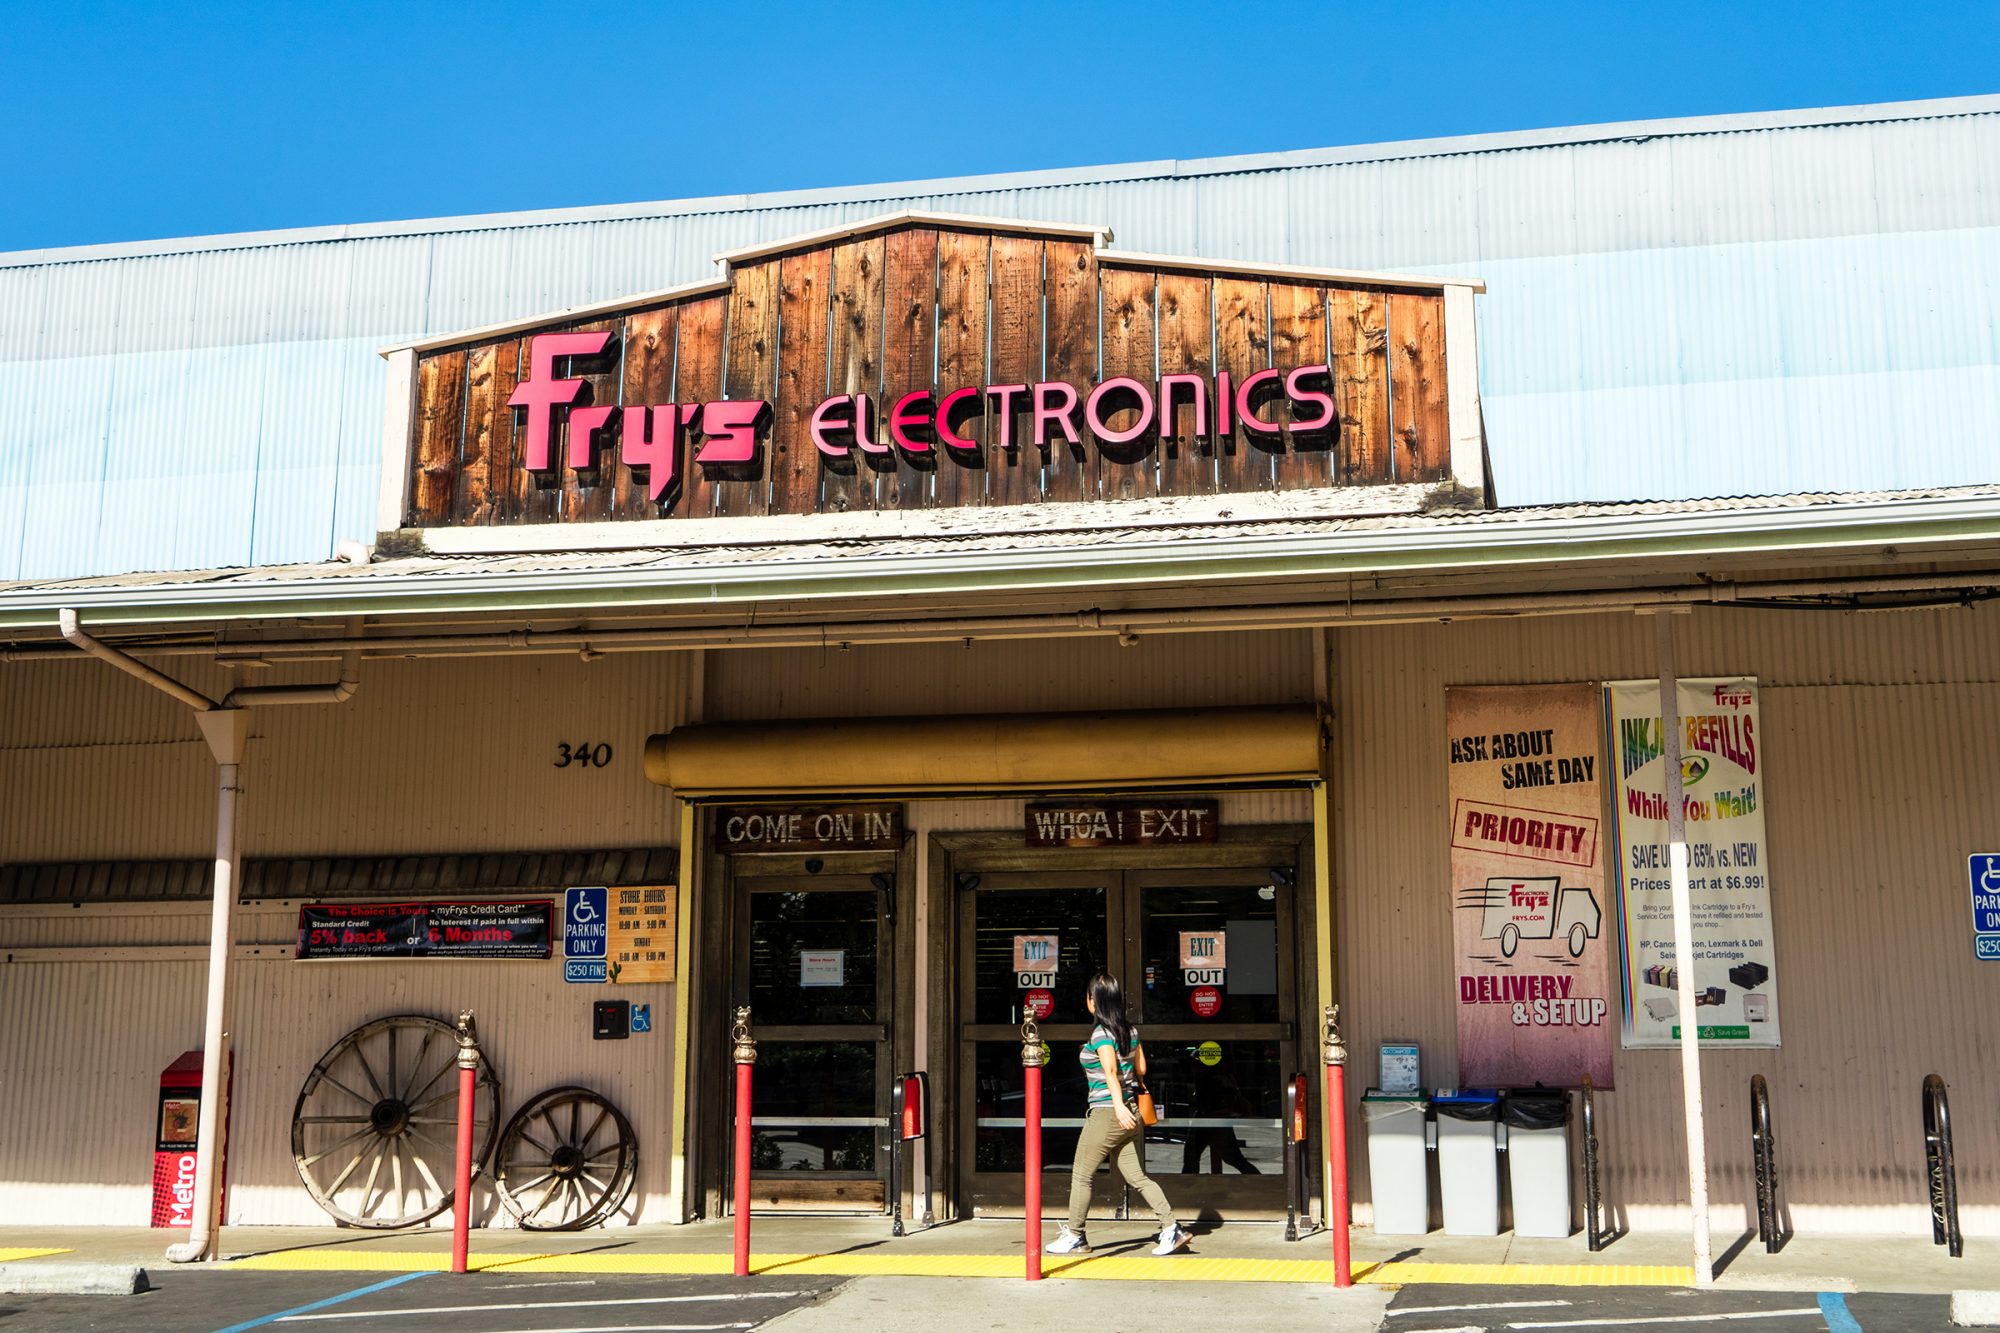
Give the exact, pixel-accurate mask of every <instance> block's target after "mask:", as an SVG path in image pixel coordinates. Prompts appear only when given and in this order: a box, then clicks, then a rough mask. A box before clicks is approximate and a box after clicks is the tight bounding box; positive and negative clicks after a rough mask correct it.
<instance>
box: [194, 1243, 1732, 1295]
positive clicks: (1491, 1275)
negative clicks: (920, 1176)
mask: <svg viewBox="0 0 2000 1333" xmlns="http://www.w3.org/2000/svg"><path fill="white" fill-rule="evenodd" d="M449 1263H450V1256H448V1255H445V1254H440V1253H435V1252H418V1251H409V1250H291V1251H286V1252H283V1253H279V1254H260V1255H255V1256H252V1257H250V1258H247V1259H238V1260H235V1261H233V1262H232V1263H231V1264H230V1267H232V1268H253V1269H264V1270H272V1271H298V1270H317V1271H334V1272H349V1273H416V1272H441V1271H443V1270H444V1269H445V1268H447V1267H448V1266H449ZM467 1266H468V1267H469V1268H472V1269H473V1270H475V1271H484V1270H493V1269H504V1270H506V1271H508V1272H514V1273H571V1274H589V1273H653V1274H659V1275H662V1276H695V1275H709V1274H718V1273H728V1272H729V1271H731V1263H730V1256H729V1255H726V1254H604V1253H596V1254H474V1255H472V1256H471V1257H470V1258H469V1259H468V1260H467ZM750 1269H751V1271H752V1272H753V1273H757V1274H797V1275H799V1276H802V1277H998V1278H1018V1277H1020V1276H1022V1272H1021V1269H1022V1265H1021V1260H1020V1257H1019V1256H1017V1255H1004V1254H910V1255H882V1254H753V1255H751V1257H750ZM1042 1271H1043V1272H1044V1273H1045V1274H1046V1275H1047V1276H1049V1277H1051V1278H1101V1279H1108V1280H1111V1281H1126V1282H1132V1281H1147V1282H1316V1283H1324V1284H1328V1285H1331V1283H1332V1282H1333V1262H1332V1261H1331V1260H1329V1259H1210V1258H1204V1257H1202V1256H1200V1255H1180V1256H1177V1257H1175V1258H1172V1259H1155V1258H1152V1257H1151V1256H1144V1257H1139V1256H1132V1257H1127V1256H1116V1255H1101V1256H1096V1257H1091V1258H1081V1259H1053V1258H1052V1259H1047V1260H1044V1261H1043V1265H1042ZM1354 1280H1355V1281H1356V1282H1366V1283H1373V1284H1377V1285H1384V1286H1401V1285H1405V1284H1408V1283H1413V1282H1438V1283H1456V1284H1482V1285H1500V1284H1505V1285H1512V1286H1523V1285H1528V1286H1550V1287H1578V1286H1588V1287H1676V1286H1681V1287H1684V1286H1691V1285H1693V1283H1694V1270H1693V1269H1691V1268H1685V1267H1673V1266H1656V1265H1644V1264H1433V1263H1418V1262H1411V1261H1402V1262H1391V1263H1383V1264H1356V1265H1355V1267H1354Z"/></svg>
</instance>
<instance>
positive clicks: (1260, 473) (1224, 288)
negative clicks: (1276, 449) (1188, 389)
mask: <svg viewBox="0 0 2000 1333" xmlns="http://www.w3.org/2000/svg"><path fill="white" fill-rule="evenodd" d="M1270 364H1271V331H1270V328H1269V321H1268V317H1267V315H1266V311H1265V290H1264V284H1263V283H1261V282H1258V281H1256V280H1255V279H1246V278H1218V279H1216V282H1215V372H1216V375H1217V376H1218V378H1219V377H1220V376H1222V375H1225V374H1226V375H1228V376H1229V400H1230V401H1229V403H1228V404H1227V406H1226V407H1225V406H1224V405H1223V404H1222V403H1217V405H1216V408H1217V412H1216V421H1215V423H1214V431H1215V452H1216V489H1217V490H1218V491H1223V492H1235V491H1259V490H1269V489H1270V487H1271V485H1272V482H1273V479H1274V476H1275V473H1274V470H1273V468H1272V456H1271V453H1270V451H1269V450H1268V449H1265V448H1263V447H1261V446H1260V445H1258V444H1257V443H1256V440H1255V437H1253V436H1252V435H1251V433H1250V432H1249V431H1247V430H1245V429H1244V428H1243V422H1242V420H1241V417H1240V415H1239V414H1238V413H1237V411H1236V399H1237V394H1236V386H1237V385H1239V384H1241V383H1242V382H1243V379H1244V377H1245V376H1247V375H1250V374H1252V373H1254V372H1256V371H1259V370H1264V369H1266V368H1268V367H1269V366H1270ZM1217 387H1218V390H1219V389H1220V385H1218V386H1217ZM1218 396H1220V395H1219V393H1218ZM1225 418H1226V419H1227V420H1228V421H1229V428H1228V429H1227V430H1224V429H1222V427H1221V422H1222V421H1223V420H1224V419H1225Z"/></svg>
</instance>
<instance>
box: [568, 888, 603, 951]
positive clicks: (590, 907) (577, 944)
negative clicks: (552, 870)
mask: <svg viewBox="0 0 2000 1333" xmlns="http://www.w3.org/2000/svg"><path fill="white" fill-rule="evenodd" d="M610 897H611V895H610V891H609V890H607V889H604V888H589V889H569V890H567V891H565V892H564V894H563V957H564V958H566V959H567V958H602V957H604V942H605V940H606V938H607V937H608V935H609V933H610V932H609V922H608V919H607V918H608V916H609V912H610Z"/></svg>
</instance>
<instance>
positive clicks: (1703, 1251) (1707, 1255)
mask: <svg viewBox="0 0 2000 1333" xmlns="http://www.w3.org/2000/svg"><path fill="white" fill-rule="evenodd" d="M1653 620H1654V627H1655V629H1656V631H1657V634H1656V638H1657V641H1658V647H1659V655H1660V729H1661V740H1662V741H1663V742H1664V743H1665V745H1666V756H1665V757H1666V765H1667V771H1666V797H1667V855H1668V864H1669V867H1670V873H1671V876H1672V882H1673V895H1674V973H1675V976H1676V977H1677V978H1678V980H1679V986H1678V987H1677V989H1678V991H1679V994H1680V1022H1681V1095H1682V1097H1683V1099H1684V1101H1685V1103H1686V1105H1685V1111H1686V1115H1687V1160H1688V1201H1689V1202H1690V1203H1691V1204H1693V1206H1694V1282H1695V1285H1696V1286H1697V1287H1706V1286H1709V1285H1710V1284H1712V1283H1713V1282H1714V1281H1715V1260H1714V1257H1713V1251H1712V1248H1711V1246H1710V1243H1709V1232H1708V1143H1707V1138H1706V1135H1705V1133H1704V1131H1703V1129H1702V1110H1701V1037H1700V1029H1699V1027H1698V1026H1697V1025H1696V1022H1695V1003H1694V910H1693V906H1692V903H1691V900H1690V894H1689V892H1688V845H1687V812H1686V810H1685V808H1684V800H1685V796H1684V793H1683V792H1682V790H1681V716H1680V713H1681V710H1680V688H1679V680H1678V677H1677V676H1676V674H1675V671H1674V616H1673V613H1672V612H1668V611H1658V612H1655V613H1654V616H1653Z"/></svg>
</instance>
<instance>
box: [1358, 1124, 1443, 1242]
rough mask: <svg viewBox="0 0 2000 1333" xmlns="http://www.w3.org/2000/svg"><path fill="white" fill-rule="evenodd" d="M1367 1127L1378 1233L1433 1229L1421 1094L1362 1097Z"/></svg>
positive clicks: (1405, 1233)
mask: <svg viewBox="0 0 2000 1333" xmlns="http://www.w3.org/2000/svg"><path fill="white" fill-rule="evenodd" d="M1361 1122H1362V1124H1364V1125H1366V1126H1367V1128H1368V1194H1369V1198H1370V1199H1372V1200H1373V1201H1374V1205H1375V1234H1376V1235H1378V1236H1421V1235H1423V1234H1424V1233H1426V1232H1427V1231H1429V1230H1430V1229H1431V1177H1430V1163H1429V1161H1428V1160H1427V1157H1428V1154H1427V1153H1426V1151H1425V1148H1424V1096H1423V1094H1422V1093H1420V1092H1419V1093H1400V1092H1383V1091H1382V1090H1381V1089H1380V1088H1370V1089H1368V1091H1367V1092H1365V1093H1363V1094H1362V1096H1361Z"/></svg>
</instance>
